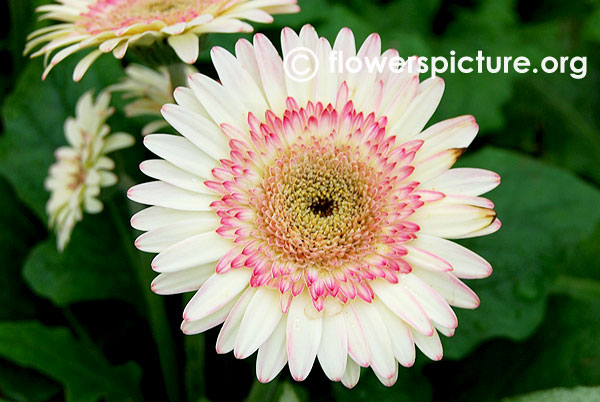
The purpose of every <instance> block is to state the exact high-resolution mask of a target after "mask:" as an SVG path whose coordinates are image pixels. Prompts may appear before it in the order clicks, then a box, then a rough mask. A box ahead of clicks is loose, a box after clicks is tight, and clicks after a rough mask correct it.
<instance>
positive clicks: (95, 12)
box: [77, 0, 222, 34]
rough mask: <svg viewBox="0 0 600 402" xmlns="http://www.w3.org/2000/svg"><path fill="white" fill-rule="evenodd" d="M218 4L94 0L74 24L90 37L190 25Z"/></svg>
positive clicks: (180, 0) (214, 0) (202, 0)
mask: <svg viewBox="0 0 600 402" xmlns="http://www.w3.org/2000/svg"><path fill="white" fill-rule="evenodd" d="M220 3H222V0H98V1H96V2H95V3H94V4H92V5H90V6H89V7H88V11H87V12H86V13H84V14H82V15H81V18H80V19H79V20H78V21H77V24H80V25H81V26H83V27H85V28H86V30H87V31H88V32H90V33H92V34H98V33H100V32H106V31H115V30H118V29H122V28H125V27H128V26H130V25H134V24H140V23H141V24H151V23H152V22H154V21H162V22H164V23H165V24H167V25H173V24H177V23H179V22H187V21H190V20H192V19H194V18H196V17H197V16H199V15H201V14H203V13H204V12H206V11H208V10H209V8H211V7H212V6H215V5H218V4H220Z"/></svg>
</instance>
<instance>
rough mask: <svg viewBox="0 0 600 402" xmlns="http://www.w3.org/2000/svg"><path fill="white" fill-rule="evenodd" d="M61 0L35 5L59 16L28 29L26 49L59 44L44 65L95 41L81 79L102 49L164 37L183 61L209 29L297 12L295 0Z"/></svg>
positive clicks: (118, 50)
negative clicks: (49, 23) (43, 26)
mask: <svg viewBox="0 0 600 402" xmlns="http://www.w3.org/2000/svg"><path fill="white" fill-rule="evenodd" d="M57 2H58V3H59V4H48V5H43V6H40V7H38V9H37V11H39V12H42V13H44V14H42V16H41V19H51V20H56V21H60V22H61V23H60V24H55V25H50V26H48V27H46V28H42V29H39V30H37V31H35V32H33V33H32V34H31V35H29V37H28V40H29V43H27V46H26V47H25V54H28V53H30V52H31V51H32V50H33V49H35V48H36V47H38V46H39V45H41V44H44V43H45V44H44V45H43V46H42V47H41V48H40V49H39V50H37V51H35V52H34V53H32V57H36V56H41V55H44V56H45V57H46V58H48V57H49V56H50V54H51V53H53V52H54V51H55V50H59V49H60V50H59V51H58V52H57V53H56V54H55V55H54V57H52V59H51V60H50V63H49V64H48V66H47V67H46V69H45V70H44V73H43V75H42V79H45V78H46V76H47V75H48V73H49V72H50V70H52V68H53V67H54V66H55V65H56V64H58V63H59V62H60V61H62V60H63V59H64V58H66V57H67V56H69V55H71V54H73V53H75V52H77V51H79V50H81V49H85V48H89V47H97V48H98V49H96V50H93V51H92V52H90V53H89V54H87V55H86V56H85V57H84V58H82V59H81V61H80V62H79V63H78V64H77V66H76V67H75V70H74V72H73V79H74V80H75V81H79V80H80V79H81V77H83V75H84V74H85V72H86V71H87V69H88V68H89V66H90V65H91V64H92V63H93V62H94V61H95V60H96V59H97V58H98V57H99V56H100V55H101V54H102V53H108V52H112V53H113V55H114V56H115V57H116V58H119V59H120V58H122V57H123V56H125V53H126V52H127V49H128V47H129V46H131V45H149V44H151V43H152V42H154V41H156V40H158V39H162V38H165V37H166V38H167V42H168V44H169V45H170V46H171V47H172V48H173V50H175V53H177V55H178V56H179V57H180V58H181V60H183V61H184V62H186V63H189V64H191V63H194V62H195V61H196V59H197V58H198V51H199V42H198V36H199V35H202V34H206V33H210V32H251V31H252V30H253V28H252V26H251V25H249V24H248V23H246V22H243V21H242V20H248V21H254V22H262V23H270V22H272V21H273V17H272V16H271V14H285V13H295V12H298V11H299V10H300V9H299V7H298V6H297V5H296V2H297V1H296V0H240V1H229V0H57Z"/></svg>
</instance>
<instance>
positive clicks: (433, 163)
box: [411, 148, 464, 187]
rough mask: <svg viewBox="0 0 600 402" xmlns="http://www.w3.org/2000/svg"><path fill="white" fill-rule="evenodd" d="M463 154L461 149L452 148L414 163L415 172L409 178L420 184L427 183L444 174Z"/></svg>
mask: <svg viewBox="0 0 600 402" xmlns="http://www.w3.org/2000/svg"><path fill="white" fill-rule="evenodd" d="M463 152H464V150H463V149H462V148H453V149H448V150H446V151H442V152H438V153H437V154H434V155H431V156H429V157H427V158H425V159H422V160H419V161H416V162H414V164H413V166H414V167H415V170H414V172H413V173H412V175H411V178H414V179H415V180H417V181H419V182H420V183H428V182H429V181H431V180H434V179H436V178H438V177H440V176H441V175H443V174H444V173H446V172H447V171H448V169H450V168H451V167H452V166H453V165H454V164H455V163H456V161H457V160H458V158H460V156H461V155H462V154H463ZM417 154H418V152H417ZM423 187H425V186H423Z"/></svg>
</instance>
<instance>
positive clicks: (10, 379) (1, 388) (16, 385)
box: [0, 360, 62, 402]
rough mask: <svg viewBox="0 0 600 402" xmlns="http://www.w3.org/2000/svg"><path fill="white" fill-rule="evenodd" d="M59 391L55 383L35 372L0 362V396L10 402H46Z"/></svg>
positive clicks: (59, 388)
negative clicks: (8, 399)
mask: <svg viewBox="0 0 600 402" xmlns="http://www.w3.org/2000/svg"><path fill="white" fill-rule="evenodd" d="M61 390H62V388H61V387H60V386H59V385H58V384H57V383H56V382H54V381H52V380H50V379H48V378H47V377H45V376H43V375H41V374H40V373H38V372H36V371H33V370H31V369H25V368H21V367H18V366H16V365H14V364H11V363H8V362H5V361H3V360H0V395H2V396H5V397H7V398H10V400H11V401H12V402H42V401H47V400H49V399H50V398H52V397H53V396H55V395H57V394H58V393H59V392H61Z"/></svg>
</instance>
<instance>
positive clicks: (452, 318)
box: [402, 275, 458, 328]
mask: <svg viewBox="0 0 600 402" xmlns="http://www.w3.org/2000/svg"><path fill="white" fill-rule="evenodd" d="M402 281H403V283H404V284H405V285H406V288H407V289H408V290H409V291H410V293H411V294H412V295H413V297H414V298H415V299H416V300H417V302H418V303H419V305H420V306H421V308H422V309H423V311H425V314H427V316H428V317H429V318H431V319H432V320H433V321H435V322H436V323H439V324H441V325H443V326H445V327H448V328H456V327H457V326H458V319H457V318H456V314H454V311H452V309H451V308H450V306H449V305H448V303H446V301H445V300H444V298H443V297H442V296H440V295H439V293H437V292H436V291H435V290H433V289H432V288H431V287H430V286H429V285H427V284H426V283H425V282H423V281H422V280H421V279H419V278H418V277H417V276H416V275H405V276H404V277H403V278H402Z"/></svg>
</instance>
